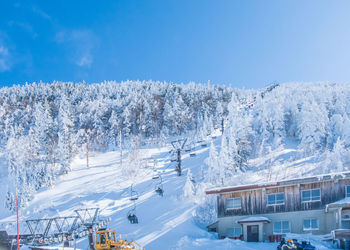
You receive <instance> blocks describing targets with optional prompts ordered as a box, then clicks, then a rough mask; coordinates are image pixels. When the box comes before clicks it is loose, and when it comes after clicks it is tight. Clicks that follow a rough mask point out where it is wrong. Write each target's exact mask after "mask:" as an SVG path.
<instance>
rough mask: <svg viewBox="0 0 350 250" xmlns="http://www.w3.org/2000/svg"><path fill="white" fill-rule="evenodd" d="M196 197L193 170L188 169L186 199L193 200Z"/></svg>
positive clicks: (185, 188) (185, 189)
mask: <svg viewBox="0 0 350 250" xmlns="http://www.w3.org/2000/svg"><path fill="white" fill-rule="evenodd" d="M194 195H195V189H194V185H193V176H192V173H191V169H188V170H187V177H186V183H185V186H184V197H185V198H188V199H189V200H193V198H194Z"/></svg>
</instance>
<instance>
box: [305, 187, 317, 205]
mask: <svg viewBox="0 0 350 250" xmlns="http://www.w3.org/2000/svg"><path fill="white" fill-rule="evenodd" d="M320 200H321V190H320V189H319V188H318V189H308V190H303V191H301V201H302V202H312V201H320Z"/></svg>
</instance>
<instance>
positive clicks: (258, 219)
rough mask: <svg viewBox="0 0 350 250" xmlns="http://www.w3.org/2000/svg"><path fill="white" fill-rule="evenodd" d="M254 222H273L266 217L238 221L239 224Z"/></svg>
mask: <svg viewBox="0 0 350 250" xmlns="http://www.w3.org/2000/svg"><path fill="white" fill-rule="evenodd" d="M254 222H262V223H270V222H271V221H270V220H269V219H268V218H266V217H248V218H245V219H242V220H238V221H237V223H238V224H244V223H254Z"/></svg>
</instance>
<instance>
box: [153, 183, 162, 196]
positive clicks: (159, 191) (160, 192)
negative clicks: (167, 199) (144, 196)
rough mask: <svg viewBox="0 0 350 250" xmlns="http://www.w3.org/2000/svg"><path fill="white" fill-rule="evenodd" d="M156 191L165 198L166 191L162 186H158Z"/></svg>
mask: <svg viewBox="0 0 350 250" xmlns="http://www.w3.org/2000/svg"><path fill="white" fill-rule="evenodd" d="M155 191H156V193H157V194H159V195H160V196H162V197H163V194H164V190H163V187H162V186H161V185H157V186H156V188H155Z"/></svg>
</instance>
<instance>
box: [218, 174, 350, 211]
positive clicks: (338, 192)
mask: <svg viewBox="0 0 350 250" xmlns="http://www.w3.org/2000/svg"><path fill="white" fill-rule="evenodd" d="M346 185H350V179H341V180H327V181H322V182H315V183H306V184H294V185H292V186H282V187H274V188H266V189H256V190H246V191H238V192H233V193H224V194H221V195H219V196H218V203H217V204H218V216H219V217H223V216H235V215H254V214H265V213H279V212H291V211H303V210H313V209H322V208H325V206H326V205H327V204H329V203H332V202H335V201H338V200H341V199H343V198H344V197H345V186H346ZM316 188H320V190H321V201H318V202H301V191H302V190H306V189H316ZM273 193H284V204H283V205H275V206H267V195H268V194H273ZM236 197H241V200H242V209H232V210H226V199H229V198H236Z"/></svg>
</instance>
